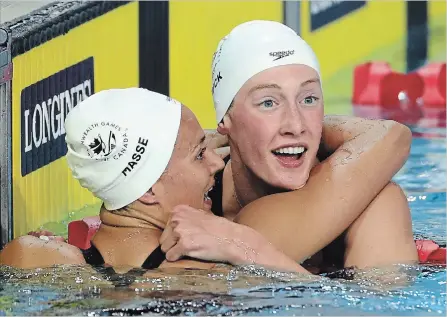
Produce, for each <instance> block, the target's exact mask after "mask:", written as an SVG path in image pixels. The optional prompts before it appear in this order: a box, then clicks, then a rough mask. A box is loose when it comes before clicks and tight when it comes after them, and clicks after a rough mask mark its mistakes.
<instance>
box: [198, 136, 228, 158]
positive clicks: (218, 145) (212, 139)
mask: <svg viewBox="0 0 447 317" xmlns="http://www.w3.org/2000/svg"><path fill="white" fill-rule="evenodd" d="M204 132H205V144H206V147H207V148H209V149H211V150H214V152H216V154H218V155H219V156H220V157H221V158H225V157H227V156H228V155H230V146H229V143H228V137H227V136H226V135H222V134H220V133H219V132H217V131H216V130H204Z"/></svg>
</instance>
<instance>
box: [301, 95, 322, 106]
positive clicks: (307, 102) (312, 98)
mask: <svg viewBox="0 0 447 317" xmlns="http://www.w3.org/2000/svg"><path fill="white" fill-rule="evenodd" d="M318 100H319V98H318V97H315V96H308V97H306V98H304V99H303V103H304V104H305V105H306V106H312V105H314V104H315V103H316V102H317V101H318Z"/></svg>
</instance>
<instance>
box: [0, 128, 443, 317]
mask: <svg viewBox="0 0 447 317" xmlns="http://www.w3.org/2000/svg"><path fill="white" fill-rule="evenodd" d="M426 132H430V133H432V134H433V135H431V136H430V138H427V137H415V138H414V140H413V146H412V149H411V154H410V158H409V160H408V161H407V163H406V164H405V166H404V167H403V168H402V170H401V171H400V172H399V173H398V174H397V175H396V177H395V179H394V180H395V181H396V182H397V183H398V184H400V185H401V187H402V188H403V189H404V191H405V193H406V194H407V197H408V201H409V203H410V207H411V212H412V217H413V228H414V232H415V236H416V237H419V238H430V239H433V240H435V241H436V242H438V243H439V244H442V245H445V241H446V145H445V129H438V130H430V131H418V130H415V136H421V135H420V133H426ZM397 268H398V272H397V273H396V272H394V271H393V272H390V271H389V270H390V269H392V268H381V269H376V270H370V271H358V272H356V276H357V279H356V280H354V281H347V280H342V279H339V280H336V279H332V280H330V279H327V278H323V279H321V280H303V278H302V277H300V276H297V275H294V274H284V273H278V272H271V271H267V270H262V269H260V268H254V267H242V268H231V269H229V270H224V271H222V272H207V271H199V270H164V271H161V270H160V271H154V272H153V273H152V275H151V276H147V277H141V276H140V277H138V276H135V275H132V274H110V273H109V272H108V271H107V270H106V269H102V271H101V273H102V274H100V273H98V272H96V271H94V270H93V269H92V268H89V267H78V268H73V267H65V268H64V267H58V268H53V269H41V270H13V269H11V268H6V267H0V316H2V315H88V316H112V315H121V316H124V315H132V316H135V315H142V314H156V315H221V316H228V315H245V316H261V315H280V316H285V315H287V316H292V315H298V316H301V315H307V316H309V315H318V316H338V315H340V316H341V315H343V316H348V315H374V316H377V315H384V316H389V315H398V316H413V315H414V316H416V315H418V316H445V315H446V278H447V276H446V270H445V267H439V266H413V267H410V266H399V267H397ZM394 269H395V270H396V267H395V268H394Z"/></svg>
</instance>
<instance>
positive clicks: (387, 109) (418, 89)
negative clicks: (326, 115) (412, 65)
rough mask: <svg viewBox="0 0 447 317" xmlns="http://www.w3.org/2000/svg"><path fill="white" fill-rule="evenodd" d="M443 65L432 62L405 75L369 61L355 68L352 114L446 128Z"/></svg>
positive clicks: (384, 63)
mask: <svg viewBox="0 0 447 317" xmlns="http://www.w3.org/2000/svg"><path fill="white" fill-rule="evenodd" d="M445 71H446V64H445V63H433V64H429V65H426V66H424V67H422V68H420V69H419V70H417V71H416V72H411V73H408V74H404V73H399V72H395V71H393V70H392V69H391V67H390V65H389V64H388V63H386V62H368V63H364V64H361V65H358V66H357V67H355V69H354V80H353V94H352V104H353V112H354V115H356V116H359V117H365V118H371V119H392V120H395V121H399V122H402V123H405V124H417V125H419V126H425V127H445V115H446V111H445V109H446V99H445V93H446V88H445V85H446V81H445V80H446V77H445V76H446V72H445Z"/></svg>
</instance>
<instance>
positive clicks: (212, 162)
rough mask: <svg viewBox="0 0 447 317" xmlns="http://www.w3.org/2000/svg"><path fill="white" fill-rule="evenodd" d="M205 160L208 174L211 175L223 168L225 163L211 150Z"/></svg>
mask: <svg viewBox="0 0 447 317" xmlns="http://www.w3.org/2000/svg"><path fill="white" fill-rule="evenodd" d="M206 158H207V161H208V166H209V168H210V172H211V174H213V175H214V174H216V173H217V172H218V171H220V170H222V169H223V168H224V167H225V163H224V161H223V160H222V158H221V157H220V156H219V155H218V154H216V153H215V152H214V151H212V150H209V151H208V153H207V155H206Z"/></svg>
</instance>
